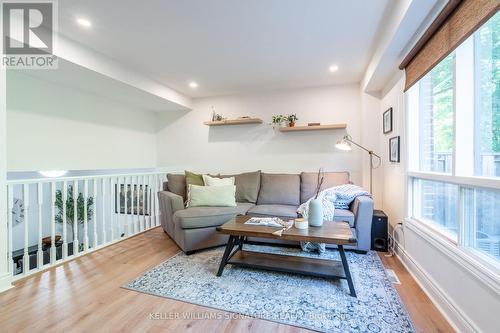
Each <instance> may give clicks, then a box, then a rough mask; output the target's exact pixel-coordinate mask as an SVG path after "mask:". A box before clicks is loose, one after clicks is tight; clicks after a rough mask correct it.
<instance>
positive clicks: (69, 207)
mask: <svg viewBox="0 0 500 333" xmlns="http://www.w3.org/2000/svg"><path fill="white" fill-rule="evenodd" d="M76 202H77V204H76V217H77V223H78V224H83V221H84V214H85V199H84V198H83V194H82V193H81V192H80V193H78V198H77V199H76ZM55 206H56V209H57V214H56V223H59V224H63V195H62V191H61V190H57V191H56V202H55ZM74 212H75V209H74V196H73V186H72V185H69V186H68V194H67V198H66V224H67V225H68V226H70V228H69V229H70V230H71V238H69V239H68V241H69V240H72V239H74V237H75V235H74V232H73V230H74V229H73V228H74V227H73V224H74V222H75V219H74ZM93 213H94V198H93V197H88V198H87V222H89V221H90V220H92V216H93Z"/></svg>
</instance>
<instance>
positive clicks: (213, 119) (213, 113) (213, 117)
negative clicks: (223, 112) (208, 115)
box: [212, 105, 215, 121]
mask: <svg viewBox="0 0 500 333" xmlns="http://www.w3.org/2000/svg"><path fill="white" fill-rule="evenodd" d="M212 121H215V108H214V106H213V105H212Z"/></svg>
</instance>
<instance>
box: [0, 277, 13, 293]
mask: <svg viewBox="0 0 500 333" xmlns="http://www.w3.org/2000/svg"><path fill="white" fill-rule="evenodd" d="M11 282H12V278H11V276H10V273H7V274H5V275H2V276H0V293H2V292H4V291H6V290H9V289H10V288H13V287H14V286H13V285H12V283H11Z"/></svg>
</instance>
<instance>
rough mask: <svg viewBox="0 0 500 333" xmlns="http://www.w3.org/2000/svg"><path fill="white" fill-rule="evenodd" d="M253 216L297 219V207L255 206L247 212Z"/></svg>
mask: <svg viewBox="0 0 500 333" xmlns="http://www.w3.org/2000/svg"><path fill="white" fill-rule="evenodd" d="M247 214H248V215H253V216H280V217H290V218H295V217H297V206H291V205H257V206H254V207H252V208H250V209H249V210H248V213H247Z"/></svg>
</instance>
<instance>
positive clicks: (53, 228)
mask: <svg viewBox="0 0 500 333" xmlns="http://www.w3.org/2000/svg"><path fill="white" fill-rule="evenodd" d="M50 185H51V186H50V263H51V264H54V263H55V262H56V260H57V257H56V182H52V183H51V184H50Z"/></svg>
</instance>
